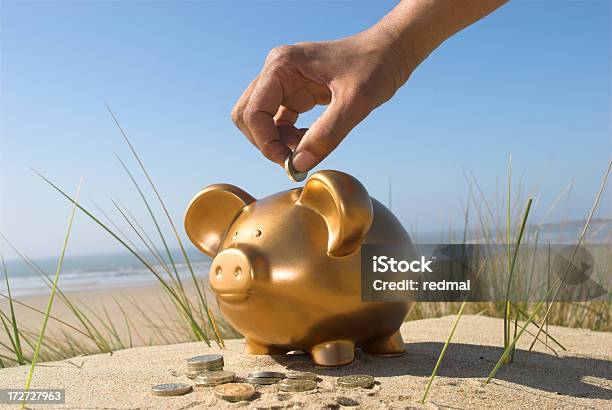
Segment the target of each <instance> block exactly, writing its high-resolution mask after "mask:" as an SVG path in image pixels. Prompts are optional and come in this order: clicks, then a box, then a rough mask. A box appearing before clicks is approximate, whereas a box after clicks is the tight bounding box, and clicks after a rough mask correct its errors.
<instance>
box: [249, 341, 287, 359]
mask: <svg viewBox="0 0 612 410" xmlns="http://www.w3.org/2000/svg"><path fill="white" fill-rule="evenodd" d="M287 352H288V350H287V349H283V348H281V347H277V346H265V345H261V344H259V343H257V342H255V341H253V340H250V339H247V340H246V345H245V347H244V353H246V354H253V355H262V354H285V353H287Z"/></svg>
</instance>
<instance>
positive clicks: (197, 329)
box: [33, 170, 210, 345]
mask: <svg viewBox="0 0 612 410" xmlns="http://www.w3.org/2000/svg"><path fill="white" fill-rule="evenodd" d="M33 171H34V172H35V173H36V174H37V175H38V176H39V177H40V178H42V179H43V181H45V182H46V183H47V184H49V185H50V186H51V187H52V188H53V189H55V190H56V191H57V192H59V193H60V194H61V195H62V196H63V197H64V198H66V199H67V200H68V201H70V202H72V203H73V204H75V206H76V207H77V208H78V209H80V210H81V211H82V212H83V213H84V214H85V215H87V216H88V217H89V218H90V219H92V220H93V221H94V222H95V223H97V224H98V225H99V226H100V227H101V228H102V229H104V230H105V231H106V232H107V233H108V234H109V235H111V236H112V237H113V238H114V239H115V240H116V241H117V242H119V243H120V244H121V245H122V246H123V247H125V248H126V249H127V250H128V251H129V252H130V253H131V254H132V255H134V256H135V257H136V258H137V259H138V260H139V261H140V262H141V263H142V264H143V265H144V266H145V267H146V268H147V269H148V270H149V271H150V272H151V273H152V274H153V275H154V276H155V277H156V278H157V279H158V280H159V283H160V284H161V285H162V287H163V288H164V289H165V290H166V291H167V292H168V293H169V294H170V295H171V297H172V298H173V299H175V300H176V301H177V302H178V303H179V304H180V305H181V308H182V309H183V311H184V313H185V315H186V317H187V319H188V320H189V321H190V325H191V327H192V329H193V331H194V333H195V334H196V336H197V337H198V338H199V339H200V340H204V341H205V342H206V344H207V345H210V341H209V339H208V335H206V332H204V331H203V329H202V328H201V327H200V325H199V324H198V323H197V322H196V321H195V319H194V318H193V315H192V314H191V312H189V310H188V308H187V307H186V306H185V305H184V304H183V303H182V301H181V300H180V297H179V296H178V295H177V294H176V292H175V291H174V289H172V288H171V287H170V286H169V285H168V284H167V283H166V281H164V279H163V278H162V277H161V276H160V274H159V273H158V272H157V271H156V270H155V268H154V267H153V266H152V265H151V264H150V263H149V262H148V261H147V260H146V259H145V258H143V257H142V256H141V255H140V254H139V253H138V252H137V251H135V250H134V249H132V247H130V246H129V245H128V244H127V243H126V242H125V241H124V240H123V239H121V238H120V237H119V236H118V235H117V234H116V233H115V232H113V231H112V230H111V229H110V228H109V227H108V226H106V225H105V224H104V223H102V221H100V220H99V219H98V218H97V217H96V216H95V215H93V214H92V213H91V212H89V211H88V210H87V209H85V208H84V207H83V206H81V205H80V204H77V203H75V201H74V199H72V198H71V197H70V195H68V194H66V193H65V192H64V191H63V190H62V189H60V188H59V187H58V186H57V185H55V184H54V183H53V182H51V181H50V180H49V179H48V178H46V177H45V176H44V175H42V174H41V173H39V172H38V171H36V170H33Z"/></svg>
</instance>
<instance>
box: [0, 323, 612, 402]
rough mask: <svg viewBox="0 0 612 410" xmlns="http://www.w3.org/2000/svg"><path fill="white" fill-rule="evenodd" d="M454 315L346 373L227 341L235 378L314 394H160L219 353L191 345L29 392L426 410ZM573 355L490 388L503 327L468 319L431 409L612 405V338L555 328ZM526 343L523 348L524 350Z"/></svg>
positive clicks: (126, 355)
mask: <svg viewBox="0 0 612 410" xmlns="http://www.w3.org/2000/svg"><path fill="white" fill-rule="evenodd" d="M452 321H453V317H450V316H449V317H444V318H440V319H428V320H420V321H414V322H408V323H405V324H404V325H403V327H402V334H403V335H404V340H405V341H406V343H407V348H408V353H407V354H406V355H404V356H401V357H398V358H378V357H373V356H370V355H368V354H366V353H363V352H360V351H359V352H358V353H357V359H356V360H355V362H354V363H352V364H351V365H349V366H346V367H342V368H336V369H314V368H313V365H312V362H311V361H310V360H309V358H308V356H306V355H301V354H296V355H286V356H246V355H243V354H242V353H241V352H242V349H243V341H242V340H229V341H228V342H227V349H226V350H225V351H223V352H222V353H223V355H224V357H225V369H226V370H233V371H235V372H236V373H237V374H238V375H239V376H244V375H246V374H247V373H248V372H249V371H252V370H260V369H266V370H283V369H286V368H287V367H290V368H295V369H308V370H312V371H315V372H317V373H318V374H319V376H320V381H319V384H318V388H317V390H316V391H314V392H310V393H283V392H279V391H278V389H277V387H276V386H262V387H259V388H258V393H257V395H256V397H255V398H254V399H252V400H251V401H248V402H241V403H227V402H225V401H222V400H219V399H217V398H215V397H214V394H213V393H212V389H211V388H197V389H196V390H195V391H194V392H192V393H190V394H187V395H185V396H181V397H155V396H152V395H151V394H150V393H149V389H150V387H151V385H153V384H157V383H163V382H174V381H183V382H189V379H187V378H186V377H185V375H184V371H185V362H184V359H185V358H187V357H189V356H192V355H196V354H203V353H212V352H219V351H220V349H218V348H217V347H216V346H213V347H210V348H209V347H207V346H206V345H204V344H202V343H186V344H178V345H169V346H157V347H138V348H133V349H128V350H123V351H119V352H116V353H114V354H113V355H108V354H99V355H93V356H83V357H76V358H73V359H70V360H66V361H62V362H53V363H43V364H41V366H39V367H38V369H37V371H36V374H35V377H34V381H33V387H39V388H51V387H55V388H65V389H66V397H67V399H66V405H65V406H53V408H71V409H77V408H78V409H89V408H120V409H136V408H160V409H188V408H199V407H213V408H222V407H228V408H231V407H246V408H294V407H295V408H298V407H299V408H317V409H320V408H339V407H341V406H345V405H352V406H355V407H354V408H364V409H377V408H405V407H412V406H416V407H421V406H422V405H420V404H418V400H419V399H420V396H421V395H422V393H423V389H424V387H425V383H426V380H427V377H428V375H429V374H430V372H431V369H432V368H433V366H434V364H435V361H436V359H437V356H438V353H439V352H440V350H441V348H442V344H443V342H444V340H445V338H446V336H447V334H448V330H449V327H450V325H451V323H452ZM550 330H551V332H552V334H554V335H555V337H557V338H558V339H559V340H560V341H561V342H562V343H563V344H564V345H565V347H566V348H567V351H566V352H559V357H556V356H555V355H554V353H553V352H551V351H550V350H548V349H547V348H546V347H545V346H543V345H539V346H538V348H537V351H534V352H531V353H528V352H526V351H525V350H519V351H518V352H517V355H516V358H515V363H514V364H512V365H510V366H506V367H504V368H503V369H502V370H501V371H500V372H499V374H498V378H497V379H496V380H495V381H494V382H493V383H491V384H490V385H488V386H484V385H483V384H482V380H483V378H484V377H485V376H486V375H487V374H488V372H489V371H490V370H491V368H492V367H493V365H494V364H495V361H496V360H497V358H498V357H499V356H500V353H501V349H500V348H499V346H500V344H501V343H502V340H501V334H502V321H501V320H499V319H492V318H487V317H478V316H466V317H463V318H462V320H461V323H460V326H459V328H458V330H457V332H456V334H455V338H454V344H453V345H452V346H451V347H450V348H449V350H448V352H447V355H446V358H445V360H444V362H443V365H442V367H441V369H440V372H439V375H440V377H439V378H438V379H437V380H436V382H435V383H434V387H433V389H432V392H431V394H430V397H429V400H428V403H427V404H426V405H424V406H422V407H427V408H438V407H444V408H500V407H503V408H564V407H565V408H582V407H588V408H606V407H607V408H610V403H611V400H612V361H611V360H612V334H610V333H600V332H592V331H588V330H579V329H567V328H561V327H551V328H550ZM528 342H529V339H528V338H525V340H524V342H523V343H521V344H520V348H521V349H525V348H526V345H527V343H528ZM26 373H27V367H25V366H22V367H19V368H9V369H5V370H1V371H0V388H15V387H21V386H23V384H24V380H25V377H26ZM359 373H367V374H370V375H372V376H374V377H375V378H376V380H377V382H378V383H377V384H376V385H375V386H374V387H373V388H371V389H354V390H340V389H338V388H337V387H336V385H335V379H336V377H337V376H339V375H345V374H359Z"/></svg>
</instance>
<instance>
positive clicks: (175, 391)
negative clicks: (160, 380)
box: [151, 383, 191, 396]
mask: <svg viewBox="0 0 612 410" xmlns="http://www.w3.org/2000/svg"><path fill="white" fill-rule="evenodd" d="M190 391H191V386H190V385H188V384H183V383H165V384H158V385H156V386H153V387H151V393H153V394H154V395H155V396H181V395H183V394H187V393H189V392H190Z"/></svg>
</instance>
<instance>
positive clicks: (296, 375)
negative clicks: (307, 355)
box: [285, 372, 317, 380]
mask: <svg viewBox="0 0 612 410" xmlns="http://www.w3.org/2000/svg"><path fill="white" fill-rule="evenodd" d="M285 377H286V378H287V379H294V380H317V375H316V373H313V372H289V373H287V374H286V375H285Z"/></svg>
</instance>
